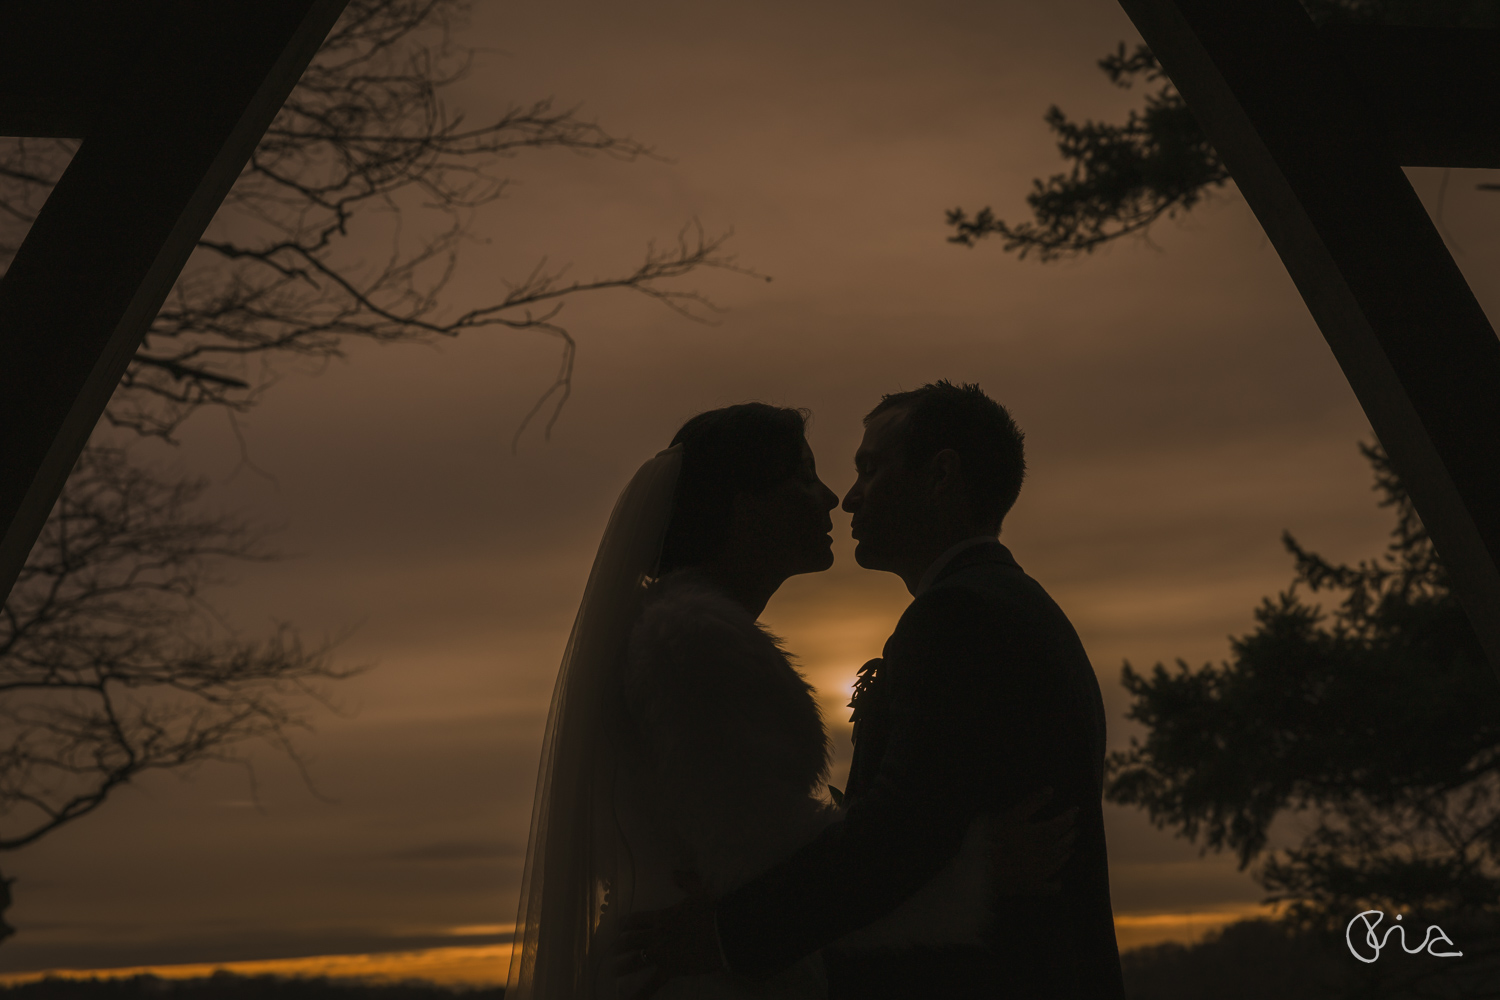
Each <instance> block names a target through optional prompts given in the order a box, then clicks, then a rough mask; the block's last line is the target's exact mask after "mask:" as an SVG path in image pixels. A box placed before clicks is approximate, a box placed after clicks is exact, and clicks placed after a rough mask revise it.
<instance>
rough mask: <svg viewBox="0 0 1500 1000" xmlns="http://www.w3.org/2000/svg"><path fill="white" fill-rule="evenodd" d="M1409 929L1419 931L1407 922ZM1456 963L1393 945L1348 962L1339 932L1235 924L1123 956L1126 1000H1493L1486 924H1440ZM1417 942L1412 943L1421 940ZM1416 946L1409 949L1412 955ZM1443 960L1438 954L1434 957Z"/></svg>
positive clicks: (1492, 940) (1497, 970)
mask: <svg viewBox="0 0 1500 1000" xmlns="http://www.w3.org/2000/svg"><path fill="white" fill-rule="evenodd" d="M1407 919H1408V921H1410V922H1412V923H1415V924H1416V925H1417V926H1418V928H1419V929H1420V928H1424V927H1425V926H1426V924H1425V923H1423V922H1422V920H1421V919H1420V918H1417V917H1416V916H1415V915H1414V914H1410V913H1409V914H1407ZM1442 926H1443V930H1444V931H1445V932H1447V933H1449V934H1450V935H1451V936H1452V937H1453V939H1454V940H1455V941H1457V942H1460V945H1459V947H1461V948H1462V950H1463V953H1464V954H1463V957H1462V958H1458V959H1443V958H1438V957H1435V956H1432V955H1428V954H1416V955H1413V954H1404V953H1402V952H1401V950H1400V948H1398V947H1397V941H1396V939H1392V940H1391V942H1390V945H1389V946H1388V947H1387V948H1386V950H1385V951H1383V952H1382V953H1381V954H1380V958H1379V959H1378V960H1376V961H1375V962H1371V963H1362V962H1359V961H1357V960H1356V959H1355V958H1354V957H1353V956H1352V955H1351V954H1350V953H1349V948H1348V945H1347V944H1346V943H1345V940H1344V934H1343V929H1342V928H1338V929H1335V930H1332V931H1326V930H1315V929H1309V928H1298V927H1294V926H1292V925H1290V924H1287V923H1283V922H1278V921H1271V920H1264V919H1258V920H1242V921H1240V922H1238V923H1234V924H1230V925H1229V926H1227V927H1225V928H1223V929H1222V930H1220V931H1217V932H1214V933H1212V934H1210V935H1208V936H1207V937H1205V938H1204V939H1203V940H1202V941H1200V942H1198V943H1196V944H1191V945H1184V944H1177V943H1166V944H1157V945H1148V946H1146V947H1144V948H1133V949H1131V950H1130V951H1127V952H1124V953H1123V954H1121V956H1120V965H1121V969H1122V971H1123V973H1124V977H1125V996H1126V998H1127V1000H1206V998H1212V1000H1264V998H1271V997H1274V998H1276V1000H1398V998H1399V1000H1418V998H1421V1000H1480V998H1483V997H1491V998H1493V997H1496V996H1500V965H1497V963H1496V962H1495V961H1494V959H1495V947H1496V944H1497V943H1500V939H1497V936H1496V926H1495V925H1494V924H1493V923H1492V922H1483V921H1474V920H1466V921H1463V922H1458V921H1451V920H1450V921H1447V922H1444V923H1443V925H1442ZM1419 936H1420V935H1418V937H1419ZM1416 943H1417V942H1416V940H1413V941H1412V946H1413V947H1415V945H1416ZM1439 950H1441V949H1439Z"/></svg>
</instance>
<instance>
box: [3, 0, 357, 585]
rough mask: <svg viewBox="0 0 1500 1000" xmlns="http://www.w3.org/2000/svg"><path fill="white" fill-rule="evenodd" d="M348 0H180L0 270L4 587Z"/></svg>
mask: <svg viewBox="0 0 1500 1000" xmlns="http://www.w3.org/2000/svg"><path fill="white" fill-rule="evenodd" d="M346 2H347V0H213V2H211V3H210V2H190V0H175V2H173V3H172V5H171V7H172V14H171V16H170V17H169V18H167V19H166V20H165V21H164V22H163V23H162V26H161V28H160V30H158V31H156V32H153V33H152V34H151V35H150V37H149V38H148V39H147V41H146V43H145V44H144V46H143V48H142V49H141V50H140V52H139V53H138V54H137V56H136V57H135V58H134V59H133V60H132V66H131V68H130V69H129V70H128V71H127V72H126V74H125V75H124V77H122V78H121V79H120V81H119V82H118V84H117V85H116V87H115V88H114V92H113V94H112V96H111V99H110V100H109V101H108V102H107V103H106V104H104V105H102V106H101V112H100V113H99V115H98V116H97V118H96V120H95V121H94V122H93V123H92V124H91V125H90V131H89V134H88V136H87V137H86V138H85V139H84V142H83V144H82V145H81V146H80V148H79V150H78V153H77V155H75V156H74V157H73V160H72V162H71V163H70V164H69V166H68V168H67V170H66V171H65V172H64V173H63V176H62V178H61V179H60V180H59V182H58V184H57V187H56V188H55V189H54V190H53V192H52V195H51V197H50V198H49V199H48V200H47V203H46V204H45V205H44V206H43V207H42V211H41V213H40V214H39V215H38V217H37V220H36V222H35V223H34V224H33V225H32V227H31V230H30V232H29V233H28V234H27V237H26V240H25V242H24V243H23V244H22V245H21V247H20V249H19V250H18V251H17V253H16V256H15V259H14V261H13V262H12V263H11V266H10V268H9V270H8V271H7V272H6V274H5V277H4V279H3V280H0V361H3V363H0V531H3V535H0V599H3V598H4V597H5V596H6V595H8V594H9V593H10V589H11V587H12V586H13V585H14V583H15V579H16V576H17V574H18V573H19V572H20V569H21V566H22V565H23V564H24V562H25V559H26V556H27V554H28V553H29V552H30V550H31V547H32V545H33V544H34V543H35V541H36V537H37V534H38V533H39V532H40V531H41V527H42V524H43V523H44V522H45V520H46V518H47V514H48V512H49V511H50V510H51V508H52V505H53V504H54V502H55V501H56V499H57V496H58V493H59V492H60V491H61V489H62V484H63V481H64V480H65V479H66V478H67V476H68V473H69V471H70V470H71V469H72V467H73V463H74V462H75V461H76V460H77V458H78V455H79V452H80V451H82V449H83V445H84V444H85V442H86V441H87V440H88V437H89V434H90V433H91V432H92V431H93V429H94V425H95V424H96V423H98V420H99V416H100V414H101V413H102V412H103V410H104V407H105V404H106V403H107V402H108V401H109V397H110V394H111V393H112V392H113V391H114V389H115V387H116V385H118V384H119V381H120V377H121V375H122V374H123V373H124V371H125V367H126V365H127V364H128V363H129V362H130V358H131V355H132V354H134V352H135V350H136V348H137V347H138V346H139V345H140V342H141V338H142V336H144V334H145V331H146V330H147V328H148V327H149V326H150V324H151V321H152V319H153V318H154V317H155V315H156V313H157V310H159V309H160V308H161V304H162V302H163V301H164V300H165V299H166V296H167V293H168V292H169V291H170V290H171V287H172V284H173V283H174V282H175V281H176V280H177V276H178V274H179V273H180V272H181V270H182V267H183V265H184V264H185V263H186V261H187V258H188V255H189V254H190V253H191V252H192V250H193V247H194V245H195V244H196V243H197V241H198V239H199V238H200V237H201V236H202V234H203V230H204V229H205V228H206V227H207V225H208V222H209V220H210V219H211V218H212V217H213V215H214V212H215V211H217V210H218V207H219V204H220V202H222V201H223V199H224V196H225V195H226V194H227V193H228V192H229V189H230V187H231V186H232V185H233V184H234V182H235V179H236V178H237V177H238V176H239V173H240V171H241V169H242V168H243V167H244V165H245V162H246V160H247V159H248V158H249V156H250V153H251V152H252V151H253V150H254V148H255V145H256V143H257V142H259V141H260V138H261V136H262V135H263V134H264V132H265V130H266V128H267V126H269V125H270V123H271V120H272V118H274V117H275V115H276V113H277V111H278V110H280V108H281V105H282V104H283V103H284V102H285V100H286V97H287V95H288V94H289V93H290V92H291V90H292V87H293V86H294V85H295V84H296V82H297V80H298V78H299V77H300V76H301V75H302V71H303V70H304V69H305V68H306V67H307V64H308V63H309V62H310V61H311V59H312V57H313V55H314V54H315V53H316V52H317V50H318V47H319V46H320V45H321V44H322V42H323V39H324V38H325V37H326V36H327V34H328V31H329V30H330V29H331V28H332V27H333V24H334V22H335V21H336V20H337V18H338V16H339V14H340V13H341V12H342V10H343V8H344V5H345V3H346ZM38 44H41V43H40V40H38Z"/></svg>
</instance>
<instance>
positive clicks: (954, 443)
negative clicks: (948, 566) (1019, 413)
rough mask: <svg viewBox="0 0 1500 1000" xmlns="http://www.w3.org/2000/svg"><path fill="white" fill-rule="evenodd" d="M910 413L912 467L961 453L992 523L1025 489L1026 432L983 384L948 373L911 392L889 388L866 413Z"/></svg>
mask: <svg viewBox="0 0 1500 1000" xmlns="http://www.w3.org/2000/svg"><path fill="white" fill-rule="evenodd" d="M896 409H899V410H901V411H903V413H904V414H905V416H906V419H905V422H904V423H905V428H906V431H905V435H906V436H905V439H904V441H903V442H902V452H903V455H904V458H905V461H906V466H907V468H916V467H918V466H920V465H924V464H926V463H927V462H929V461H931V460H932V456H934V455H936V454H937V453H938V452H940V451H942V450H943V449H944V448H951V449H953V450H954V451H955V452H957V453H958V457H959V461H960V463H961V465H962V468H963V473H964V483H965V484H966V485H967V487H968V492H969V501H970V502H971V503H972V504H973V505H974V514H975V516H976V517H978V518H979V519H981V520H982V521H983V522H984V523H985V525H986V526H989V525H991V524H993V525H994V527H995V528H997V529H998V528H999V527H1000V522H1001V521H1002V520H1004V519H1005V515H1006V514H1007V513H1009V512H1010V509H1011V507H1012V506H1014V505H1015V502H1016V497H1018V496H1020V494H1021V481H1022V480H1023V479H1025V478H1026V453H1025V448H1024V446H1023V443H1022V442H1023V441H1024V440H1025V438H1026V435H1025V434H1023V433H1022V432H1021V428H1019V427H1017V426H1016V422H1015V420H1013V419H1012V418H1011V415H1010V411H1008V410H1007V409H1006V408H1005V407H1003V406H1001V405H1000V404H999V403H997V402H995V401H994V400H993V399H991V398H990V397H989V396H986V395H985V394H984V390H983V389H981V388H979V386H977V385H973V384H971V383H964V384H962V385H954V384H953V383H952V382H949V381H948V380H947V379H940V380H939V381H937V382H929V383H928V384H927V385H924V386H922V387H921V388H920V389H912V390H911V391H909V392H893V393H888V394H887V395H885V396H882V397H881V398H880V402H879V403H878V404H876V406H875V408H874V409H873V410H871V411H870V412H869V414H868V415H867V416H866V417H865V423H867V424H868V423H869V422H870V421H871V420H872V419H874V418H875V417H876V416H879V415H880V414H882V413H885V412H887V411H888V410H896Z"/></svg>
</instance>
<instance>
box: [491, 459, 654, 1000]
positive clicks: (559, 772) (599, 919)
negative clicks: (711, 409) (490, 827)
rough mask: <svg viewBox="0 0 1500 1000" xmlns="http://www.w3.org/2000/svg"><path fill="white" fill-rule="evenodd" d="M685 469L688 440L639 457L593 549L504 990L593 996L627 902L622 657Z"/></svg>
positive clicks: (565, 664) (542, 776)
mask: <svg viewBox="0 0 1500 1000" xmlns="http://www.w3.org/2000/svg"><path fill="white" fill-rule="evenodd" d="M681 468H682V448H681V446H677V447H673V448H669V449H667V450H666V451H663V452H661V453H660V454H658V455H657V456H656V457H655V458H652V459H651V460H650V461H648V462H646V464H645V465H643V466H641V468H640V470H639V471H637V472H636V474H635V477H634V478H633V479H631V480H630V484H629V485H627V486H626V487H625V489H624V491H623V492H622V493H621V494H620V498H619V500H617V501H615V508H614V512H613V513H611V514H610V517H609V524H608V526H607V527H606V528H605V529H604V538H603V539H602V540H601V541H600V542H599V552H598V554H597V555H596V556H595V557H594V568H593V570H592V571H591V572H590V573H589V582H588V586H587V587H586V588H585V589H584V592H583V602H582V603H581V604H580V605H579V607H578V617H577V618H576V619H574V621H573V632H572V635H571V636H570V637H569V638H568V645H567V649H566V651H564V653H563V659H562V666H561V667H560V668H559V669H558V672H557V686H556V688H555V689H554V690H553V693H552V708H551V711H549V712H548V715H547V731H546V734H545V735H544V736H543V738H542V763H541V768H540V770H539V772H538V775H537V786H536V799H535V801H534V803H533V805H532V810H531V839H530V842H529V844H528V846H527V849H526V870H525V875H524V877H523V879H522V882H521V906H520V911H519V912H518V913H517V915H516V936H515V943H514V945H513V947H512V951H511V958H510V974H509V976H508V977H507V983H506V987H505V998H506V1000H578V998H581V997H586V996H589V995H591V994H592V991H593V984H594V980H595V979H596V977H597V976H598V974H599V968H600V965H601V963H602V962H603V961H604V960H605V959H606V958H607V957H608V956H606V955H603V954H600V952H601V951H602V950H603V949H602V947H601V946H602V945H603V943H604V942H607V941H608V940H610V939H612V938H613V934H612V933H609V930H610V928H609V926H608V925H609V924H611V923H612V922H613V921H614V920H616V919H617V918H618V916H619V914H620V913H621V912H622V911H623V912H628V908H629V901H630V891H631V882H632V874H633V873H632V871H631V865H630V861H629V854H628V851H626V849H625V845H624V842H623V840H622V838H621V836H620V833H619V828H618V824H617V823H616V821H615V815H614V808H613V801H612V800H613V787H614V769H615V765H616V761H617V755H616V752H615V748H616V745H617V736H618V731H617V727H618V726H619V724H620V723H621V722H622V721H623V714H622V712H621V699H620V697H619V692H618V684H619V675H620V671H619V670H618V669H617V668H618V667H619V665H620V662H621V659H622V657H623V656H624V652H625V645H626V643H627V641H628V640H629V638H630V630H631V627H632V626H633V625H634V623H635V620H636V616H637V614H638V613H639V611H640V605H641V599H642V596H643V590H644V585H645V583H646V581H647V579H648V578H649V577H650V576H651V575H652V574H654V573H655V572H656V566H657V562H658V560H659V558H660V554H661V546H662V539H663V537H664V536H665V534H666V530H667V522H668V521H669V520H670V518H671V513H672V497H673V494H674V492H675V491H676V487H677V476H678V473H679V472H680V470H681ZM606 903H607V904H608V905H606Z"/></svg>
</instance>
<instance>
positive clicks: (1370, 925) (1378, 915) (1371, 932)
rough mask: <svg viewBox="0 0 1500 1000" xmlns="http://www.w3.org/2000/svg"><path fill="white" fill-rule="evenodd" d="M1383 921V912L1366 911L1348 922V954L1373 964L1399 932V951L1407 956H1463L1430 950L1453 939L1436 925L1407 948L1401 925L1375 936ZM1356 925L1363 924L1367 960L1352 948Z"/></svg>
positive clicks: (1346, 931)
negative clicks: (1414, 945)
mask: <svg viewBox="0 0 1500 1000" xmlns="http://www.w3.org/2000/svg"><path fill="white" fill-rule="evenodd" d="M1372 913H1373V914H1374V915H1375V919H1374V920H1371V919H1370V914H1372ZM1384 919H1385V913H1384V912H1383V911H1381V910H1366V911H1364V912H1363V913H1360V914H1358V915H1356V916H1355V918H1354V919H1353V920H1351V921H1349V926H1348V927H1346V928H1344V943H1345V944H1347V945H1348V946H1349V954H1351V955H1353V956H1354V957H1355V958H1357V959H1359V960H1360V961H1361V962H1373V961H1375V959H1377V958H1379V957H1380V952H1381V950H1382V949H1383V948H1384V947H1385V945H1386V942H1387V941H1389V940H1390V939H1391V935H1392V934H1394V933H1396V932H1397V931H1400V932H1401V950H1402V951H1404V952H1406V953H1407V954H1408V955H1418V954H1421V952H1422V951H1424V950H1425V951H1426V952H1427V954H1429V955H1432V956H1434V957H1436V958H1461V957H1462V956H1463V952H1461V951H1433V950H1432V946H1433V945H1435V944H1437V943H1438V942H1439V941H1446V942H1448V943H1449V944H1453V939H1452V938H1450V937H1449V936H1448V935H1447V934H1445V933H1443V929H1442V928H1441V927H1439V926H1438V925H1437V924H1431V925H1429V926H1428V928H1427V933H1426V934H1425V935H1423V937H1422V943H1421V944H1419V945H1417V946H1416V947H1415V948H1408V947H1407V946H1406V927H1405V926H1404V925H1402V924H1398V923H1392V924H1391V926H1390V927H1388V928H1387V929H1386V932H1385V936H1384V937H1377V936H1376V935H1375V928H1377V927H1379V926H1380V922H1381V921H1382V920H1384ZM1396 919H1397V920H1400V919H1401V915H1400V914H1399V913H1398V914H1397V915H1396ZM1356 923H1362V924H1364V927H1365V935H1364V947H1365V949H1366V950H1367V951H1369V952H1372V953H1373V954H1372V955H1371V956H1370V957H1369V958H1366V957H1365V956H1364V955H1361V954H1360V953H1359V951H1358V950H1356V949H1355V947H1354V925H1355V924H1356ZM1433 931H1437V937H1433V935H1432V932H1433Z"/></svg>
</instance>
